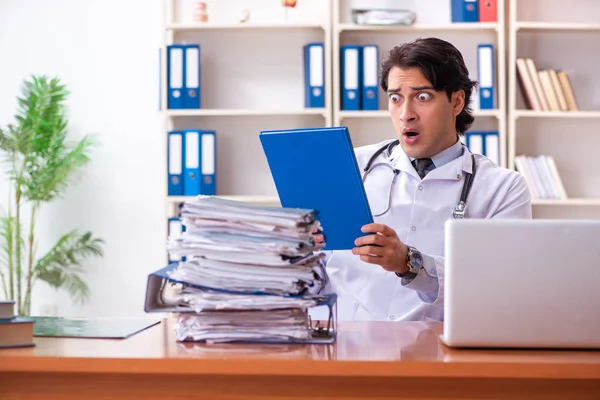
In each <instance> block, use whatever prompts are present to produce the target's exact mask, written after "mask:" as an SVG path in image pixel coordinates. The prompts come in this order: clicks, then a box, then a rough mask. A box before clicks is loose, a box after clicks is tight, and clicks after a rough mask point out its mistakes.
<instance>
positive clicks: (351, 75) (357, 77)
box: [340, 44, 379, 110]
mask: <svg viewBox="0 0 600 400" xmlns="http://www.w3.org/2000/svg"><path fill="white" fill-rule="evenodd" d="M340 50H341V54H340V68H341V71H340V81H341V82H340V83H341V84H340V87H341V93H340V95H341V109H342V110H377V109H378V108H379V78H378V71H379V48H378V46H377V45H374V44H369V45H364V46H359V45H354V44H350V45H344V46H342V47H341V49H340Z"/></svg>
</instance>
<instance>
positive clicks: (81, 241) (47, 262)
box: [33, 231, 104, 303]
mask: <svg viewBox="0 0 600 400" xmlns="http://www.w3.org/2000/svg"><path fill="white" fill-rule="evenodd" d="M103 243H104V242H103V240H102V239H98V238H93V237H92V234H91V232H86V233H84V234H82V235H79V234H78V233H77V232H75V231H71V232H69V233H67V234H65V235H63V236H62V237H61V238H60V239H59V240H58V242H57V243H56V244H55V245H54V247H52V249H51V250H50V251H49V252H48V253H46V255H44V256H43V257H41V258H39V259H38V261H37V263H36V265H35V267H34V272H33V273H34V278H35V279H39V280H42V281H44V282H46V283H48V284H49V285H50V286H52V287H54V288H56V289H60V288H63V289H65V290H67V291H68V292H69V294H70V295H71V296H72V297H73V298H74V299H75V300H76V301H79V302H81V303H82V302H84V301H86V300H87V298H88V295H89V288H88V286H87V284H86V283H85V282H84V281H83V279H82V277H81V275H82V274H84V272H85V271H84V268H83V266H82V264H81V263H82V261H83V260H84V259H85V258H87V257H90V256H102V255H103V250H102V244H103Z"/></svg>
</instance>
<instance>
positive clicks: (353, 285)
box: [315, 38, 531, 321]
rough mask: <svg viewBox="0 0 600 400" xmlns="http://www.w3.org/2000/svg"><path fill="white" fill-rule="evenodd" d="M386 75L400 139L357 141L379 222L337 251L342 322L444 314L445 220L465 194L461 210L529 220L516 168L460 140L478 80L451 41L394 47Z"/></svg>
mask: <svg viewBox="0 0 600 400" xmlns="http://www.w3.org/2000/svg"><path fill="white" fill-rule="evenodd" d="M381 77H382V78H381V88H382V89H383V90H384V91H385V92H386V93H387V96H388V108H389V112H390V116H391V118H392V122H393V124H394V127H395V130H396V134H397V137H398V141H399V145H398V143H397V142H393V141H386V142H383V143H377V144H374V145H370V146H364V147H360V148H357V149H356V156H357V161H358V163H359V166H360V168H361V170H362V171H364V173H365V176H364V178H363V179H364V185H365V190H366V192H367V196H368V198H369V202H370V205H371V210H372V212H373V214H374V217H375V223H373V224H369V225H366V226H364V227H363V228H362V231H363V232H365V235H364V236H362V237H359V238H357V239H356V242H355V244H356V247H355V248H354V249H353V250H352V251H334V252H332V254H331V255H330V257H329V259H328V262H327V273H328V276H329V279H330V288H328V289H329V290H330V291H333V292H335V293H337V294H338V317H339V319H340V320H439V321H441V320H443V301H444V290H443V288H444V224H445V222H446V221H447V220H448V219H450V218H453V213H455V212H458V213H460V212H461V211H463V210H461V207H458V208H457V204H458V203H459V201H460V200H461V197H462V199H463V200H464V199H465V194H464V192H466V191H468V197H466V202H465V204H466V205H467V207H466V210H464V212H465V218H531V196H530V193H529V190H528V187H527V185H526V183H525V181H524V179H523V178H522V176H521V175H520V174H518V173H517V172H515V171H512V170H508V169H505V168H501V167H499V166H498V165H496V164H494V163H493V162H492V161H490V160H489V159H488V158H486V157H484V156H482V155H478V154H475V155H472V154H471V152H470V151H469V150H468V149H467V148H466V147H465V146H463V145H462V143H461V141H460V140H459V135H462V134H464V133H465V132H466V131H467V130H468V128H469V127H470V126H471V124H472V123H473V120H474V118H473V116H472V115H471V110H470V107H469V104H470V100H471V94H472V89H473V87H474V86H475V84H476V83H475V82H473V81H471V80H470V79H469V72H468V70H467V68H466V66H465V63H464V60H463V57H462V55H461V53H460V52H459V51H458V50H457V49H456V48H455V47H454V46H453V45H452V44H450V43H448V42H445V41H443V40H440V39H436V38H427V39H418V40H415V41H413V42H410V43H406V44H404V45H402V46H399V47H395V48H393V49H392V50H391V51H390V53H389V56H388V58H387V59H386V60H385V61H384V62H383V64H382V72H381ZM378 150H380V151H378ZM473 162H474V164H473ZM471 179H472V181H471V185H469V184H467V185H465V182H467V183H468V182H469V181H470V180H471ZM469 186H470V190H467V189H469ZM369 233H375V234H369ZM315 239H316V240H317V241H322V240H323V239H324V238H323V237H322V235H315ZM468 245H469V244H468V243H465V246H468ZM498 245H501V244H500V243H499V244H498ZM482 267H484V266H482ZM473 301H477V299H473Z"/></svg>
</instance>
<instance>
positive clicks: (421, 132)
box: [387, 67, 464, 158]
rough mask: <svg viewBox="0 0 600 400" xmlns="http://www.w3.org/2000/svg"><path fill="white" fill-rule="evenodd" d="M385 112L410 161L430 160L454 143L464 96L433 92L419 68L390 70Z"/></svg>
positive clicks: (458, 93) (459, 93) (462, 94)
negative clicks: (417, 159)
mask: <svg viewBox="0 0 600 400" xmlns="http://www.w3.org/2000/svg"><path fill="white" fill-rule="evenodd" d="M387 94H388V109H389V111H390V116H391V117H392V122H393V123H394V128H396V134H397V135H398V139H400V145H401V146H402V148H403V149H404V152H405V153H406V154H407V155H408V156H409V157H414V158H423V157H432V156H434V155H435V154H437V153H439V152H441V151H443V150H445V149H447V148H448V147H450V146H452V145H453V144H454V143H455V142H456V135H457V133H456V116H457V115H458V114H459V113H460V112H461V111H462V109H463V107H464V92H463V91H462V90H460V91H457V92H454V93H453V94H452V99H451V100H450V101H448V95H447V94H446V92H445V91H442V92H436V91H435V90H434V89H433V86H432V85H431V82H429V81H428V80H427V79H426V78H425V76H423V74H422V73H421V71H420V70H419V69H418V68H409V69H401V68H399V67H393V68H392V69H391V70H390V73H389V75H388V93H387Z"/></svg>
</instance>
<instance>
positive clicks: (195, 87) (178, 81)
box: [167, 44, 201, 109]
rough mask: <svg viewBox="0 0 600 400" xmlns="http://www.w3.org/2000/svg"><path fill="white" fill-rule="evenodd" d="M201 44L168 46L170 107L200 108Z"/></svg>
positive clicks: (168, 105)
mask: <svg viewBox="0 0 600 400" xmlns="http://www.w3.org/2000/svg"><path fill="white" fill-rule="evenodd" d="M200 75H201V71H200V45H198V44H172V45H169V46H167V90H168V98H167V100H168V104H167V107H168V108H169V109H194V108H200V106H201V103H200V98H201V96H200Z"/></svg>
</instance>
